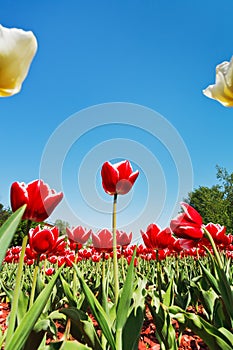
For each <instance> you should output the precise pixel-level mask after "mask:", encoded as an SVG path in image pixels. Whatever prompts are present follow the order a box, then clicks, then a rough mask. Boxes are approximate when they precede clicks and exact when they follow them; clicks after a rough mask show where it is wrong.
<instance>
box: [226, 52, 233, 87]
mask: <svg viewBox="0 0 233 350" xmlns="http://www.w3.org/2000/svg"><path fill="white" fill-rule="evenodd" d="M225 79H226V83H227V85H228V86H229V88H231V89H232V91H233V57H232V58H231V61H230V63H229V65H228V69H227V72H226V75H225Z"/></svg>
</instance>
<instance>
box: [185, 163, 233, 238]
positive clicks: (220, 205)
mask: <svg viewBox="0 0 233 350" xmlns="http://www.w3.org/2000/svg"><path fill="white" fill-rule="evenodd" d="M216 169H217V174H216V177H217V180H218V181H219V184H217V185H214V186H212V187H204V186H199V187H198V188H197V189H195V190H194V191H193V192H190V193H189V194H188V199H187V202H188V203H189V204H190V205H191V206H193V207H194V208H195V209H196V210H197V211H198V212H199V213H200V215H201V216H202V218H203V222H204V224H207V223H209V222H213V223H219V224H221V225H224V226H226V228H227V231H228V232H233V173H232V174H229V173H228V172H227V170H226V169H225V168H221V167H219V166H218V165H217V166H216Z"/></svg>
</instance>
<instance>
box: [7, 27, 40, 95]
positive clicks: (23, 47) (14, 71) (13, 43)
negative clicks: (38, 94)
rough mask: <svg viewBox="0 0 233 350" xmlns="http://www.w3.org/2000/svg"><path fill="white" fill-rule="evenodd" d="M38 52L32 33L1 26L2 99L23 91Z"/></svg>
mask: <svg viewBox="0 0 233 350" xmlns="http://www.w3.org/2000/svg"><path fill="white" fill-rule="evenodd" d="M36 50H37V40H36V37H35V36H34V34H33V33H32V32H31V31H28V32H26V31H24V30H22V29H17V28H5V27H3V26H1V25H0V97H6V96H11V95H14V94H16V93H18V92H19V91H20V90H21V86H22V83H23V81H24V79H25V78H26V76H27V74H28V71H29V68H30V64H31V62H32V59H33V57H34V55H35V53H36Z"/></svg>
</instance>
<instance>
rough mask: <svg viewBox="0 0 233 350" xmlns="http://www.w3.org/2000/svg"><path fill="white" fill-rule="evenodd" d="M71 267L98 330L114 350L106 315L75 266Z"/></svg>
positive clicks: (108, 320)
mask: <svg viewBox="0 0 233 350" xmlns="http://www.w3.org/2000/svg"><path fill="white" fill-rule="evenodd" d="M73 266H74V269H75V271H76V273H77V276H78V278H79V282H80V285H81V288H82V290H83V292H84V294H85V296H86V298H87V300H88V303H89V305H90V308H91V311H92V312H93V315H94V316H95V318H96V320H97V322H98V324H99V326H100V328H101V329H102V332H103V334H104V336H105V338H106V339H107V341H108V342H109V345H110V346H111V350H116V346H115V340H114V338H113V334H112V330H111V328H109V324H111V322H110V319H109V317H108V315H107V313H106V312H105V311H104V309H103V308H102V306H101V304H100V303H99V301H98V299H97V298H96V297H95V296H94V294H93V292H92V291H91V289H90V288H89V287H88V285H87V283H86V282H85V280H84V278H83V276H82V275H81V274H80V272H79V271H78V269H77V266H76V265H73Z"/></svg>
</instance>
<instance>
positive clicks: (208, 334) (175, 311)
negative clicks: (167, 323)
mask: <svg viewBox="0 0 233 350" xmlns="http://www.w3.org/2000/svg"><path fill="white" fill-rule="evenodd" d="M169 312H170V314H171V316H172V317H173V318H175V319H177V320H178V322H180V323H184V324H185V326H186V327H188V328H190V329H191V330H192V331H193V332H194V333H195V334H197V335H198V336H199V337H200V338H202V340H203V341H204V342H205V344H206V345H207V346H208V347H209V349H214V350H222V349H224V350H232V342H231V340H232V339H231V338H232V337H231V338H230V339H229V337H228V336H227V334H228V333H226V332H224V331H223V328H220V329H221V331H220V330H219V329H218V328H216V327H215V326H213V325H212V324H210V323H209V322H207V321H205V320H204V319H203V318H202V317H200V316H198V315H195V314H193V313H189V312H185V311H183V310H182V309H181V308H179V307H178V306H172V307H170V308H169Z"/></svg>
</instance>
